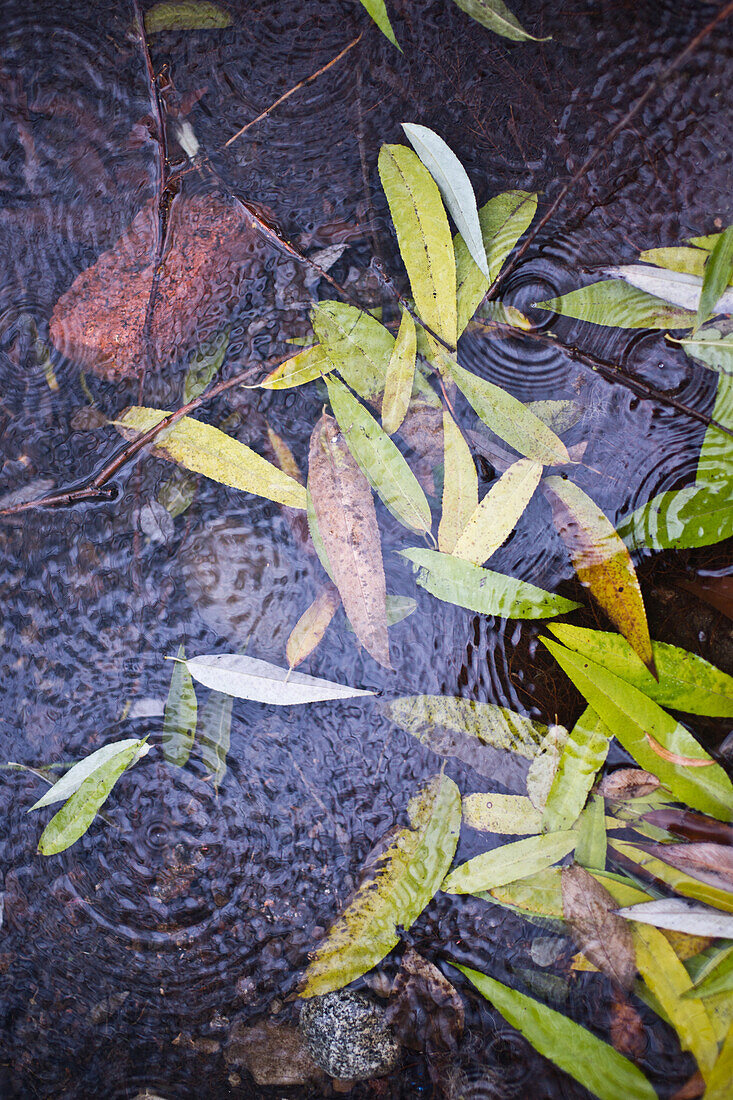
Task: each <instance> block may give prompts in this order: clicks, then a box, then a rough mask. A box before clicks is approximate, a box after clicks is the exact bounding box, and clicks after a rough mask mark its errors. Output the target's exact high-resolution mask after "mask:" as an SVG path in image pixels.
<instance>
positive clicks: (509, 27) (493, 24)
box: [455, 0, 549, 42]
mask: <svg viewBox="0 0 733 1100" xmlns="http://www.w3.org/2000/svg"><path fill="white" fill-rule="evenodd" d="M455 2H456V4H458V7H459V8H461V10H462V11H465V13H466V15H470V16H471V18H472V19H475V20H476V22H477V23H481V24H482V25H483V26H484V27H488V29H489V30H490V31H494V32H495V34H500V35H501V36H502V38H509V39H511V41H512V42H548V41H549V36H548V37H547V38H535V36H534V35H533V34H528V32H527V31H525V29H524V27H523V26H522V24H521V23H520V22H519V20H518V19H517V17H516V16H515V15H514V14H513V13H512V12H511V11H510V10H509V8H508V7H507V6H506V4H505V3H504V2H503V0H455Z"/></svg>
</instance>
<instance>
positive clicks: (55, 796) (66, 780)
mask: <svg viewBox="0 0 733 1100" xmlns="http://www.w3.org/2000/svg"><path fill="white" fill-rule="evenodd" d="M137 744H139V745H140V747H141V752H140V756H145V754H146V753H147V752H149V751H150V749H149V746H148V745H146V744H144V743H143V741H141V740H140V739H139V738H137V737H126V738H125V739H124V740H122V741H112V742H111V743H110V744H109V745H102V747H101V749H97V750H96V751H95V752H93V753H90V755H89V756H85V757H84V759H83V760H80V761H79V762H78V763H77V764H74V766H73V767H71V768H69V770H68V771H67V772H66V774H65V775H62V776H61V778H60V779H59V780H58V782H56V783H54V785H53V787H49V789H48V790H47V791H46V793H45V794H44V795H43V796H42V797H41V798H39V799H38V801H37V802H35V803H34V804H33V805H32V806H31V810H40V809H41V807H42V806H50V805H52V804H53V803H54V802H62V801H64V800H65V799H67V798H70V797H71V795H72V794H74V792H75V791H78V790H79V787H81V785H82V783H83V782H84V780H85V779H87V778H88V777H89V776H90V775H91V774H92V772H95V771H96V770H97V769H98V768H101V767H102V765H103V764H106V763H107V761H108V760H111V759H112V757H113V756H117V754H118V753H121V752H124V751H125V749H129V748H131V746H132V745H137ZM28 813H30V810H29V811H28Z"/></svg>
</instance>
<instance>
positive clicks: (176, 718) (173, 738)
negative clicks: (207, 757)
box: [163, 645, 197, 768]
mask: <svg viewBox="0 0 733 1100" xmlns="http://www.w3.org/2000/svg"><path fill="white" fill-rule="evenodd" d="M196 711H197V703H196V692H195V691H194V687H193V681H192V680H191V674H190V672H189V671H188V669H187V667H186V656H185V653H184V650H183V646H182V645H180V646H179V647H178V656H177V658H176V662H175V664H174V665H173V672H172V673H171V683H170V687H169V688H168V699H167V701H166V704H165V713H164V715H163V755H164V757H165V759H166V761H167V762H168V763H169V764H174V765H175V766H176V767H177V768H182V767H183V765H184V764H185V763H186V761H187V760H188V758H189V756H190V755H191V749H192V748H193V739H194V737H195V735H196Z"/></svg>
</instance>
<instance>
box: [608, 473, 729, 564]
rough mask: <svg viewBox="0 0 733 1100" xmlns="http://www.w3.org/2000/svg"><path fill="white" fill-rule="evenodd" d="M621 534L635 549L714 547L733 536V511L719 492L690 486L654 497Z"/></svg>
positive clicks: (627, 521) (622, 526) (633, 515)
mask: <svg viewBox="0 0 733 1100" xmlns="http://www.w3.org/2000/svg"><path fill="white" fill-rule="evenodd" d="M618 532H619V534H620V535H621V537H622V538H623V539H624V541H625V542H626V543H628V545H629V546H630V547H631V548H632V549H635V548H637V547H640V546H648V547H649V548H650V549H652V550H689V549H691V548H692V547H696V546H714V545H715V544H716V543H718V542H723V541H724V540H725V539H728V538H731V536H733V508H731V506H730V501H729V500H728V499H727V497H726V496H724V495H721V493H720V491H719V490H718V489H712V488H711V487H710V486H709V485H706V484H701V485H688V486H686V487H685V488H684V489H672V490H669V491H668V492H666V493H660V494H659V496H656V497H653V498H652V500H650V501H649V502H648V503H647V504H644V505H642V507H641V508H637V509H636V511H635V512H632V513H631V515H629V516H627V517H626V519H625V520H623V522H622V523H621V524H619V528H618Z"/></svg>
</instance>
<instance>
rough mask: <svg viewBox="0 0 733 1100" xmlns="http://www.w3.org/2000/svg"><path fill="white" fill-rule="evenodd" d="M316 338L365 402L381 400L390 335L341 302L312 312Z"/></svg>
mask: <svg viewBox="0 0 733 1100" xmlns="http://www.w3.org/2000/svg"><path fill="white" fill-rule="evenodd" d="M311 320H312V323H313V329H314V331H315V333H316V336H317V337H318V339H319V340H320V341H321V343H322V344H323V346H324V348H325V349H326V352H327V354H328V357H329V359H330V360H331V363H332V364H333V366H334V367H338V370H339V372H340V374H341V376H342V378H343V379H344V380H345V381H346V383H347V384H348V385H349V386H350V387H351V389H352V390H355V391H356V393H358V394H359V397H361V398H363V400H365V401H371V402H372V403H376V402H378V401H380V400H381V398H382V393H383V391H384V385H385V382H386V379H387V370H388V367H389V363H390V359H391V356H392V353H393V351H394V346H395V338H394V336H393V335H392V333H391V332H390V331H389V330H388V329H386V328H385V327H384V325H382V324H380V323H379V321H377V320H376V319H375V318H374V317H370V316H369V314H368V313H362V312H361V310H358V309H355V308H354V306H347V305H344V304H343V303H342V302H319V303H318V304H317V305H315V306H314V307H313V309H312V310H311Z"/></svg>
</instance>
